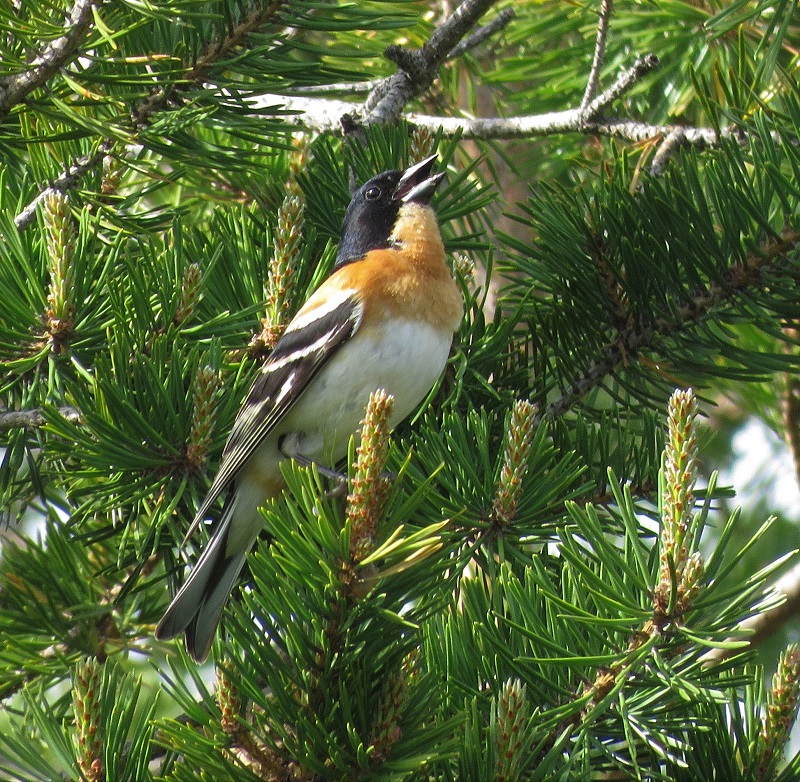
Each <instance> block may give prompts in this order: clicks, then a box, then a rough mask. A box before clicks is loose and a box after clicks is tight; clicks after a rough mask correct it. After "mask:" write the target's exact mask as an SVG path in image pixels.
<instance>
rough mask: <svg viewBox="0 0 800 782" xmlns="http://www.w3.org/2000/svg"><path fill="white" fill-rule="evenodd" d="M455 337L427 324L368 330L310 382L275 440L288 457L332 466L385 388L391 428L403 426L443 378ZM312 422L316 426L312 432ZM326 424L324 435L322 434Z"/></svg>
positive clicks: (343, 453) (343, 454)
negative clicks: (281, 442) (389, 399)
mask: <svg viewBox="0 0 800 782" xmlns="http://www.w3.org/2000/svg"><path fill="white" fill-rule="evenodd" d="M451 342H452V334H449V333H448V334H446V333H444V332H442V331H439V330H436V329H434V328H433V327H432V326H430V325H428V324H426V323H412V322H410V321H402V322H400V323H399V324H397V325H396V326H395V327H394V328H393V329H391V331H389V332H388V333H387V332H386V330H381V329H368V328H364V329H362V330H361V331H359V333H358V334H356V336H355V337H353V339H352V340H351V341H350V342H348V343H347V344H346V345H345V346H344V347H343V349H342V350H341V351H340V352H339V353H338V354H337V355H335V356H334V357H333V358H332V359H331V360H330V361H329V362H328V363H327V364H326V365H325V367H324V368H323V369H322V370H321V371H320V373H319V374H318V375H317V376H316V378H314V380H312V381H311V386H310V387H309V388H308V389H306V392H305V393H304V394H303V395H302V396H301V398H300V400H299V401H298V402H297V403H296V404H295V406H294V407H293V408H292V410H291V411H290V412H289V414H288V415H287V416H286V418H285V419H284V420H283V421H282V422H281V424H280V425H279V426H278V427H277V430H276V434H279V435H286V437H285V440H284V448H283V450H284V453H300V454H302V455H303V456H306V457H308V458H309V459H313V460H315V461H320V462H322V463H324V464H333V463H335V462H336V461H338V460H339V459H341V458H342V457H344V456H345V455H346V454H347V443H348V441H349V439H350V436H351V435H353V434H357V432H358V428H359V424H360V422H361V420H362V419H363V417H364V412H365V409H366V406H367V402H368V400H369V395H370V393H372V392H373V391H376V390H377V389H379V388H383V389H385V390H386V392H387V393H389V394H391V395H392V396H393V397H394V406H393V408H392V417H391V424H392V425H395V424H397V423H399V422H400V421H402V420H403V419H404V418H405V417H406V416H407V415H408V414H409V413H411V411H412V410H413V409H414V408H415V407H416V406H417V405H418V404H419V403H420V402H421V401H422V400H423V399H424V398H425V395H426V394H427V393H428V391H430V389H431V388H432V387H433V384H434V383H435V382H436V380H437V379H438V377H439V375H441V373H442V370H443V369H444V366H445V364H446V362H447V356H448V354H449V352H450V345H451ZM310 422H313V423H314V424H316V426H314V425H312V426H311V427H309V423H310ZM319 422H326V423H324V424H323V426H324V427H325V431H324V433H323V431H321V429H320V428H319Z"/></svg>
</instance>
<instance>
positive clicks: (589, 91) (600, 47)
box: [580, 0, 614, 117]
mask: <svg viewBox="0 0 800 782" xmlns="http://www.w3.org/2000/svg"><path fill="white" fill-rule="evenodd" d="M613 10H614V2H613V0H603V2H602V3H601V5H600V19H599V20H598V22H597V40H596V41H595V45H594V58H593V59H592V67H591V69H590V70H589V78H588V80H587V82H586V92H584V93H583V100H582V101H581V106H580V110H581V113H582V114H584V115H585V116H587V117H590V116H592V114H591V113H589V105H590V104H591V103H592V101H593V100H594V99H595V97H596V95H597V90H598V89H599V88H600V69H601V68H602V67H603V60H605V57H606V41H607V40H608V26H609V23H610V22H611V14H612V13H613Z"/></svg>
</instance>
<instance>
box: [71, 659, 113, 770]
mask: <svg viewBox="0 0 800 782" xmlns="http://www.w3.org/2000/svg"><path fill="white" fill-rule="evenodd" d="M102 679H103V669H102V666H101V665H100V663H99V662H98V661H97V659H96V658H95V657H86V658H84V659H83V661H82V662H79V663H78V664H77V665H76V666H75V674H74V675H73V677H72V707H73V713H74V714H75V727H76V728H77V745H78V746H77V750H78V766H79V768H80V770H81V773H82V774H83V775H84V777H85V778H86V779H87V780H88V782H103V781H104V780H105V778H106V775H105V765H104V762H103V733H102V730H103V720H102V704H101V702H100V688H101V684H102Z"/></svg>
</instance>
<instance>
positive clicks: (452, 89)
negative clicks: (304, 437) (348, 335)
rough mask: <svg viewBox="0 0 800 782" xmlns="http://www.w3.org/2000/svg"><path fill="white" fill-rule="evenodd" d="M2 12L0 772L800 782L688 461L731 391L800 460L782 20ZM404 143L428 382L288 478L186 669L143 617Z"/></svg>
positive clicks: (796, 292)
mask: <svg viewBox="0 0 800 782" xmlns="http://www.w3.org/2000/svg"><path fill="white" fill-rule="evenodd" d="M0 19H2V22H3V25H2V27H3V29H2V33H0V53H1V54H0V62H2V66H0V159H1V160H2V162H1V163H0V175H1V176H2V187H1V188H0V221H1V222H2V236H3V241H2V242H0V438H2V439H1V440H0V444H2V449H3V450H2V466H1V467H0V508H2V511H3V515H4V518H5V521H6V522H7V526H6V529H5V530H4V537H3V545H2V558H1V559H0V696H2V702H3V706H4V708H3V712H2V714H0V778H2V779H13V780H54V779H74V780H91V781H93V782H94V781H95V780H137V781H138V780H149V779H163V780H197V779H207V780H246V779H253V780H257V779H264V780H312V779H315V780H316V779H348V780H350V779H408V780H433V779H436V780H449V779H453V780H455V779H459V780H471V779H475V780H517V779H519V780H538V779H541V780H588V779H636V780H656V779H663V780H711V779H719V780H758V781H759V782H761V781H766V780H793V779H796V778H798V775H799V774H800V755H798V756H795V757H791V754H792V753H791V752H788V753H787V744H788V742H789V736H790V731H791V727H792V724H793V722H794V719H795V716H796V713H797V708H798V698H799V694H798V676H800V652H798V650H797V648H796V647H794V646H789V647H788V648H787V649H785V651H784V652H783V653H782V654H781V655H780V657H779V659H777V655H773V657H772V659H770V658H766V659H765V658H764V657H762V658H760V659H759V658H757V657H756V653H755V651H754V644H751V643H750V641H749V637H748V635H747V633H746V632H745V629H744V628H745V626H746V625H747V623H751V624H752V623H754V622H755V623H756V624H757V626H758V633H759V637H760V636H761V635H763V634H764V632H765V630H764V628H765V627H767V626H770V625H774V624H776V623H779V622H780V621H781V620H782V619H784V618H785V615H786V614H787V613H788V612H787V611H786V610H784V612H783V614H781V613H780V608H779V605H778V604H779V603H780V602H781V595H780V594H779V593H776V592H773V591H770V587H771V585H772V584H773V583H774V582H775V578H776V574H777V572H778V571H779V568H781V567H782V566H783V565H784V564H785V563H787V562H788V561H790V560H791V559H792V558H793V554H792V552H791V551H787V549H790V548H791V543H790V544H789V545H788V546H787V545H785V544H784V539H785V538H786V536H783V538H782V539H781V538H780V536H777V537H776V535H777V533H776V532H775V529H774V528H771V525H770V523H769V521H768V520H767V519H762V522H764V523H762V524H760V525H759V526H758V528H757V529H756V530H755V531H752V534H751V533H746V532H745V531H744V528H743V524H742V515H741V514H740V513H739V512H738V511H737V510H729V509H728V505H727V501H728V500H729V499H730V496H731V490H730V487H721V486H719V485H718V480H717V476H716V474H714V473H711V474H710V475H704V474H703V473H702V470H701V468H702V466H703V465H702V462H703V458H704V457H703V453H704V452H703V447H704V446H703V439H704V436H705V435H704V431H706V430H704V428H703V424H702V421H703V417H704V416H713V415H714V403H715V401H719V400H721V399H725V398H727V399H733V400H734V401H735V403H736V405H737V407H738V409H740V410H744V411H748V412H750V413H754V414H757V415H759V416H761V417H762V418H763V419H764V420H766V421H768V422H770V424H771V425H773V426H774V427H775V428H776V429H778V430H779V431H780V432H781V434H782V435H783V436H784V437H785V438H786V440H787V442H788V444H789V447H790V448H791V449H793V453H794V455H795V456H796V458H797V461H798V464H800V436H798V432H800V421H799V420H798V419H800V415H798V404H797V399H798V390H797V389H798V387H799V386H800V338H799V337H798V335H799V334H800V250H799V249H798V245H800V217H799V216H798V206H799V205H800V190H798V185H797V182H798V180H800V176H798V174H800V144H798V128H800V90H798V87H797V80H796V74H797V69H798V52H797V41H798V33H799V32H800V14H798V11H797V8H796V4H795V3H791V2H787V0H778V2H777V3H774V4H771V5H767V4H763V3H756V2H753V1H752V0H736V2H733V3H731V4H727V5H726V4H720V3H711V4H697V3H690V2H679V3H671V4H670V3H664V2H653V3H649V4H639V3H634V2H627V1H626V2H621V1H620V4H619V5H618V6H614V5H613V4H612V0H602V2H601V3H600V5H595V4H589V5H582V4H568V3H564V2H543V3H542V2H530V1H529V0H522V1H521V2H514V3H511V2H491V0H465V1H464V2H463V3H462V4H461V5H459V6H457V7H452V6H451V4H449V3H430V2H402V3H400V2H391V1H390V0H384V1H383V2H362V3H347V2H340V1H338V0H330V1H329V2H310V1H307V0H263V2H262V0H250V1H249V2H247V3H245V2H241V3H239V2H235V0H205V1H204V2H200V1H199V0H185V1H184V2H176V0H153V1H150V0H148V2H124V3H110V2H104V0H74V2H69V1H68V0H56V1H55V2H52V3H47V4H43V3H41V2H36V1H35V0H15V2H14V3H6V4H4V5H3V7H2V8H0ZM432 152H436V153H437V154H438V156H439V164H438V165H439V167H440V169H441V170H444V169H446V170H447V172H448V176H447V180H446V182H445V184H444V185H443V186H442V187H440V189H439V193H438V195H437V198H436V200H435V202H434V205H435V207H436V210H437V213H438V215H439V218H440V221H441V224H442V229H443V233H444V237H445V243H446V248H447V250H448V253H449V256H450V257H451V258H452V262H453V269H454V274H455V275H456V278H457V280H458V282H459V284H460V286H461V288H462V290H463V293H464V297H465V301H466V304H467V308H466V316H465V319H464V322H463V325H462V327H461V329H460V331H459V334H458V336H457V340H456V343H455V345H454V349H453V352H452V356H451V358H450V361H449V364H448V367H447V370H446V372H445V374H444V376H443V377H442V379H441V382H440V383H439V384H438V385H437V387H436V388H435V389H433V391H432V392H431V394H430V395H429V398H428V399H426V400H425V402H424V404H423V405H422V407H421V408H420V410H419V411H418V412H417V413H416V414H415V415H414V416H413V418H412V419H411V420H409V421H406V422H404V423H403V424H402V425H401V426H400V427H398V428H397V429H396V430H395V431H394V432H393V433H391V434H390V433H389V432H388V429H387V424H386V418H387V409H388V407H389V406H390V405H391V400H389V399H387V398H386V397H385V396H381V395H380V394H376V395H375V396H374V397H373V399H372V400H371V403H370V406H369V408H368V409H367V410H365V413H364V415H365V418H364V424H363V436H362V438H361V441H360V445H359V446H358V448H356V446H355V445H353V447H352V448H351V454H350V458H349V459H348V462H347V464H345V465H342V469H343V470H344V471H345V472H346V473H347V476H348V483H347V491H345V492H344V493H341V492H335V491H331V489H332V486H331V483H330V481H329V479H327V478H326V477H325V476H323V475H320V473H319V472H318V471H317V470H316V469H313V468H305V467H300V466H298V465H295V464H292V463H289V464H287V466H286V480H287V484H288V490H287V491H286V493H285V495H284V496H283V497H282V498H281V499H280V500H277V501H275V502H272V503H270V504H268V505H267V506H266V507H265V508H264V511H263V513H264V520H265V535H264V537H263V539H261V540H260V541H259V543H258V545H257V547H256V548H255V550H254V551H253V552H252V553H251V555H250V557H249V560H248V571H247V573H246V577H245V578H244V579H243V582H242V587H241V589H240V590H239V592H238V594H237V595H236V597H235V599H233V600H232V601H231V602H230V605H229V606H228V608H227V609H226V613H225V619H224V621H223V627H222V630H221V632H220V634H219V637H218V639H217V640H216V641H215V645H214V649H213V661H212V663H209V664H208V665H206V666H204V667H198V666H196V665H195V664H194V663H192V662H191V661H190V660H189V659H188V657H187V656H186V654H185V652H184V650H183V648H182V646H181V645H180V644H178V643H174V642H169V643H159V642H156V641H155V640H154V638H153V630H154V628H155V625H156V623H157V622H158V620H159V619H160V617H161V615H162V614H163V611H164V609H165V607H166V605H167V603H168V600H169V595H170V590H174V588H175V586H176V585H177V584H178V583H179V582H180V580H181V578H182V576H183V573H184V565H185V563H186V561H187V559H188V560H191V559H193V558H194V557H196V554H197V551H198V550H199V549H200V547H201V546H202V543H203V541H204V540H205V535H206V532H205V531H204V530H201V531H200V532H198V533H197V534H196V536H195V537H193V538H192V539H191V541H190V543H189V544H188V545H187V546H186V547H184V548H182V547H181V542H182V540H183V537H184V535H185V533H186V531H187V527H188V524H189V523H190V521H191V519H192V517H193V515H194V512H195V509H196V508H197V506H198V504H199V502H200V501H201V500H202V498H203V496H204V493H205V490H206V489H207V487H208V484H209V480H210V478H211V477H213V474H214V470H215V468H216V465H217V463H218V460H219V456H220V452H221V449H222V446H223V444H224V442H225V438H226V435H227V432H228V431H229V429H230V426H231V423H232V421H233V418H234V416H235V414H236V411H237V409H238V406H239V404H240V402H241V400H242V397H243V394H244V393H245V392H246V389H247V387H248V385H249V383H250V381H251V380H252V378H253V376H254V375H255V373H256V372H257V371H258V367H259V364H260V362H261V361H262V360H263V358H264V357H265V356H267V355H268V354H269V351H270V350H271V349H272V347H273V346H274V344H275V341H276V340H277V338H279V336H280V334H281V331H282V329H283V327H284V326H285V325H286V323H287V322H288V320H289V319H290V318H291V317H292V315H293V314H294V313H295V312H296V311H297V309H298V307H299V306H301V304H302V303H303V301H304V300H305V299H306V298H307V296H308V295H309V294H310V292H311V291H312V290H314V288H315V287H316V286H317V285H318V284H319V282H320V281H321V280H322V279H324V277H325V276H326V275H327V274H328V272H329V271H330V269H331V267H332V264H333V259H334V257H335V252H336V242H337V239H338V236H339V231H340V228H341V223H342V217H343V214H344V210H345V208H346V206H347V203H348V200H349V197H350V192H351V185H352V184H353V183H361V182H363V181H365V180H366V179H367V178H368V177H369V176H371V175H372V174H374V173H376V172H377V171H381V170H384V169H387V168H399V167H402V166H404V165H406V164H407V163H408V162H410V161H414V160H419V159H421V158H422V157H424V156H426V155H428V154H431V153H432ZM354 442H355V441H354ZM389 476H391V477H389ZM766 552H770V555H769V556H767V555H766ZM777 552H780V553H777ZM773 553H774V556H773ZM756 563H757V564H756ZM795 602H796V601H795ZM787 605H788V606H789V607H790V608H791V607H792V605H793V604H792V602H791V601H790V602H789V603H788V604H787ZM776 617H780V618H776ZM759 623H760V624H759ZM765 665H766V667H767V668H768V669H770V670H771V671H774V677H773V679H772V680H771V682H767V683H766V684H765V678H764V666H765Z"/></svg>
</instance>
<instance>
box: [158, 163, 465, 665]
mask: <svg viewBox="0 0 800 782" xmlns="http://www.w3.org/2000/svg"><path fill="white" fill-rule="evenodd" d="M436 160H437V156H436V155H431V156H430V157H428V158H426V159H424V160H422V161H421V162H419V163H416V164H415V165H411V166H410V167H408V168H406V169H405V170H404V171H398V170H390V171H384V172H382V173H380V174H377V175H376V176H374V177H372V178H371V179H369V180H368V181H367V182H366V183H365V184H363V185H362V186H361V187H360V188H359V189H358V190H357V191H356V192H355V194H354V195H353V197H352V200H351V202H350V204H349V206H348V207H347V210H346V212H345V217H344V223H343V227H342V233H341V237H340V241H339V247H338V252H337V255H336V260H335V263H334V266H333V269H332V271H331V273H330V274H329V275H328V276H327V277H326V278H325V280H324V281H323V282H322V283H321V284H320V286H319V287H318V288H317V289H316V291H315V292H314V293H312V295H311V296H310V297H309V298H308V300H307V301H306V303H305V304H304V305H303V306H302V307H301V308H300V310H299V311H298V312H297V314H296V315H295V316H294V318H292V320H291V321H290V322H289V324H288V325H287V327H286V329H285V331H284V332H283V334H282V336H281V338H280V339H279V340H278V342H277V344H276V345H275V348H274V349H273V351H272V353H270V355H269V356H268V357H267V358H266V360H265V362H264V364H263V366H262V368H261V371H260V372H259V373H258V375H257V376H256V378H255V380H254V381H253V384H252V386H251V387H250V390H249V392H248V394H247V396H246V398H245V400H244V402H243V404H242V406H241V408H240V410H239V412H238V414H237V416H236V418H235V420H234V423H233V427H232V429H231V432H230V435H229V437H228V440H227V442H226V445H225V447H224V449H223V453H222V458H221V461H220V465H219V469H218V471H217V473H216V475H215V477H214V479H213V481H212V483H211V487H210V488H209V490H208V493H207V495H206V497H205V499H204V500H203V502H202V503H201V504H200V506H199V508H198V510H197V513H196V515H195V518H194V521H193V522H192V526H191V528H190V533H191V531H192V530H193V529H195V528H196V527H197V526H198V525H200V524H202V523H203V522H204V521H205V519H206V518H207V516H208V515H209V512H210V511H211V510H212V507H213V505H214V503H215V502H216V501H217V500H218V499H219V498H220V497H222V496H223V495H225V501H224V503H223V506H222V511H221V513H220V515H219V518H218V520H217V522H216V524H215V526H214V528H213V531H212V534H211V536H210V538H209V540H208V542H207V544H206V546H205V548H204V549H203V551H202V552H201V554H200V556H199V558H198V560H197V562H196V564H195V565H194V568H193V569H192V570H191V571H190V573H189V575H188V576H187V577H186V579H185V581H184V583H183V585H182V586H181V588H180V589H179V590H178V592H177V593H176V594H175V596H174V598H173V600H172V602H171V603H170V605H169V606H168V608H167V610H166V613H165V614H164V616H163V618H162V619H161V621H160V622H159V624H158V626H157V628H156V630H155V637H156V638H157V639H159V640H169V639H172V638H176V637H177V636H179V635H180V634H181V633H183V634H184V635H185V642H186V649H187V651H188V653H189V655H190V656H191V657H192V659H194V660H195V661H196V662H198V663H200V662H203V661H204V660H205V659H206V658H207V657H208V654H209V651H210V648H211V644H212V642H213V639H214V636H215V634H216V630H217V626H218V625H219V622H220V620H221V617H222V613H223V609H224V606H225V603H226V601H227V599H228V596H229V595H230V593H231V592H232V591H233V589H234V587H235V586H236V584H237V581H238V579H239V574H240V572H241V570H242V568H243V567H244V564H245V561H246V558H247V554H248V552H249V551H250V549H251V548H252V547H253V544H254V543H255V541H256V539H257V537H258V535H259V533H260V532H261V531H262V529H263V527H264V520H263V517H262V516H261V514H260V512H259V508H260V507H261V506H262V505H264V504H265V503H266V502H267V501H268V500H270V499H272V498H275V497H278V496H279V495H280V493H281V492H282V490H283V489H284V488H285V484H284V480H283V477H282V473H281V469H280V464H281V462H282V461H284V460H286V459H294V460H295V461H296V462H298V463H299V464H303V465H310V464H312V463H314V464H317V465H319V466H320V469H321V470H324V469H326V468H334V467H335V466H336V464H337V462H339V461H341V460H342V459H343V458H344V457H345V456H346V455H347V449H348V443H349V440H350V437H351V436H353V435H356V436H357V434H358V428H359V424H360V422H361V419H362V418H363V416H364V412H365V409H366V405H367V402H368V400H369V395H370V393H372V392H374V391H376V390H378V389H384V390H385V391H386V392H387V393H389V394H391V395H392V396H393V397H394V404H393V407H392V416H391V419H390V422H389V423H390V426H395V425H396V424H397V423H399V422H400V421H402V420H403V419H404V418H406V417H407V416H408V415H409V414H410V413H411V412H412V411H413V410H414V409H415V408H416V407H417V406H418V405H419V403H420V402H421V401H422V400H423V399H424V398H425V397H426V396H427V395H428V393H429V392H430V390H431V389H432V388H433V386H434V385H435V384H436V382H437V380H438V379H439V377H440V376H441V374H442V372H443V370H444V368H445V365H446V363H447V361H448V358H449V355H450V349H451V346H452V343H453V339H454V334H455V332H456V330H457V329H458V327H459V324H460V323H461V320H462V317H463V312H464V300H463V296H462V294H461V292H460V290H459V287H458V285H457V284H456V282H455V280H454V279H453V276H452V273H451V272H450V269H449V267H448V265H447V258H446V254H445V249H444V244H443V241H442V235H441V231H440V228H439V223H438V220H437V217H436V214H435V212H434V210H433V208H432V207H431V198H432V197H433V195H434V193H435V191H436V188H437V187H438V186H439V183H440V182H441V180H442V178H443V177H444V176H445V174H444V173H443V172H442V173H436V174H434V173H433V169H434V164H435V162H436ZM330 471H331V472H333V470H332V469H331V470H330Z"/></svg>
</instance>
